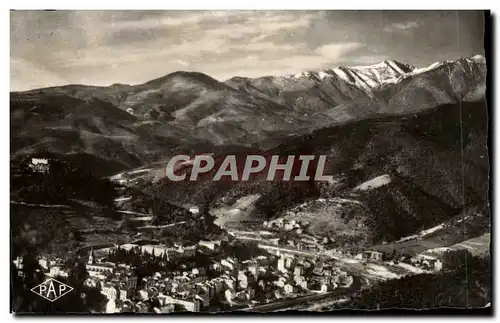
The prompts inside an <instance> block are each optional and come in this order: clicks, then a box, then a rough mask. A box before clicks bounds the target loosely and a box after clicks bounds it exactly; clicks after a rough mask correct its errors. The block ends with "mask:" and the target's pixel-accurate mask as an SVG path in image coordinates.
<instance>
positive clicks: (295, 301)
mask: <svg viewBox="0 0 500 323" xmlns="http://www.w3.org/2000/svg"><path fill="white" fill-rule="evenodd" d="M353 278H354V280H353V283H352V284H351V286H349V287H346V288H337V289H336V290H334V291H333V292H329V293H324V294H313V295H307V296H302V297H297V298H292V299H286V300H282V301H278V302H273V303H268V304H262V305H257V306H254V307H252V308H244V309H241V311H245V312H270V311H278V310H284V309H287V308H289V307H292V306H296V305H300V304H303V303H306V302H311V301H318V300H323V299H328V298H336V297H347V296H351V295H353V294H355V293H356V292H357V291H359V290H360V289H361V280H360V279H359V277H353Z"/></svg>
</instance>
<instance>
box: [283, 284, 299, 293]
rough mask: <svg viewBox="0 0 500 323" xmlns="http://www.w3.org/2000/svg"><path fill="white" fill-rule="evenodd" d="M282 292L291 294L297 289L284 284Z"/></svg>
mask: <svg viewBox="0 0 500 323" xmlns="http://www.w3.org/2000/svg"><path fill="white" fill-rule="evenodd" d="M283 291H284V292H285V294H292V293H295V292H297V289H296V288H295V287H294V286H292V285H291V284H285V285H284V286H283Z"/></svg>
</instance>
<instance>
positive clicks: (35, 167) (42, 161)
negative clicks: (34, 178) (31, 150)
mask: <svg viewBox="0 0 500 323" xmlns="http://www.w3.org/2000/svg"><path fill="white" fill-rule="evenodd" d="M29 168H31V170H32V171H34V172H37V173H48V172H49V171H50V164H49V160H48V159H47V158H31V162H30V164H29Z"/></svg>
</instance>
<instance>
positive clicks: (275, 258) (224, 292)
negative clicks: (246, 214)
mask: <svg viewBox="0 0 500 323" xmlns="http://www.w3.org/2000/svg"><path fill="white" fill-rule="evenodd" d="M30 168H31V169H32V170H33V171H35V172H39V173H47V172H49V171H50V163H49V162H48V161H47V160H46V159H33V160H32V161H31V164H30ZM130 199H132V197H130V196H119V197H118V198H116V199H115V203H116V205H117V206H119V205H121V204H120V203H122V202H124V201H129V200H130ZM44 207H50V206H47V205H45V206H44ZM185 211H186V212H188V213H189V214H191V215H190V216H189V218H188V219H186V220H185V221H180V222H174V223H161V224H159V225H153V222H154V216H153V215H152V214H149V213H139V212H135V211H130V210H118V211H117V212H121V214H122V215H123V216H125V217H126V218H127V223H128V225H127V230H131V231H130V232H131V234H130V237H131V239H130V241H128V242H127V243H121V244H109V243H108V244H102V243H101V244H99V243H95V244H87V245H85V246H82V247H80V248H79V250H78V252H77V254H78V258H79V259H78V262H79V263H80V264H82V265H83V266H84V268H85V272H86V273H87V275H86V277H85V281H84V284H85V286H88V287H91V288H94V289H97V290H98V291H99V292H100V294H102V295H103V296H105V298H106V304H103V308H102V309H99V312H105V313H157V314H161V313H172V312H182V311H189V312H219V311H272V310H279V309H290V308H294V306H297V305H303V304H307V302H312V301H314V302H317V301H321V300H329V301H341V300H344V299H345V298H346V297H349V296H351V295H355V294H356V293H358V292H359V291H361V290H362V289H364V288H368V287H369V286H371V285H372V284H373V283H376V282H378V281H383V280H387V279H394V278H398V277H402V276H405V275H412V274H419V273H433V272H438V271H440V270H441V269H442V265H443V264H442V262H441V260H440V259H439V258H438V257H436V256H433V255H431V254H418V255H416V256H407V255H400V254H396V253H387V252H383V251H380V250H371V249H363V250H357V251H356V252H354V251H353V250H343V249H342V248H339V247H338V246H337V245H336V244H335V243H333V240H332V238H331V237H328V236H317V235H312V234H311V233H310V232H309V231H308V227H309V225H310V223H309V222H308V221H302V220H295V219H290V218H286V217H281V218H275V219H273V220H269V221H263V222H262V223H261V224H260V228H257V229H256V228H252V229H251V230H250V229H246V230H245V228H244V227H241V226H240V227H236V226H233V227H231V226H227V227H223V228H222V229H223V230H222V232H224V234H222V235H220V236H219V237H220V239H212V240H206V239H205V240H198V241H180V240H179V241H174V242H173V243H170V242H171V241H170V242H169V243H166V242H165V241H160V240H158V239H154V238H153V237H154V235H153V234H151V233H152V232H154V231H157V230H159V229H165V228H167V229H172V228H173V229H175V228H176V226H180V225H184V224H185V223H186V221H189V219H191V218H192V219H196V218H197V217H198V216H200V209H199V207H198V206H195V205H191V206H189V207H187V208H186V209H185ZM132 237H135V238H134V239H132ZM37 258H38V259H37V261H38V265H39V268H40V269H41V271H43V274H44V275H45V276H46V278H47V279H49V278H54V279H57V280H63V281H64V280H65V279H66V278H68V276H69V275H70V271H71V270H72V268H71V265H68V261H67V260H68V259H65V258H64V257H61V256H54V255H50V254H38V257H37ZM14 264H15V266H16V268H17V273H18V275H19V276H23V266H24V264H23V258H22V257H21V256H19V257H17V259H15V261H14Z"/></svg>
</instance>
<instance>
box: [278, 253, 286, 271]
mask: <svg viewBox="0 0 500 323" xmlns="http://www.w3.org/2000/svg"><path fill="white" fill-rule="evenodd" d="M278 271H280V272H286V271H287V270H286V266H285V257H283V256H281V257H280V258H279V259H278Z"/></svg>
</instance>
